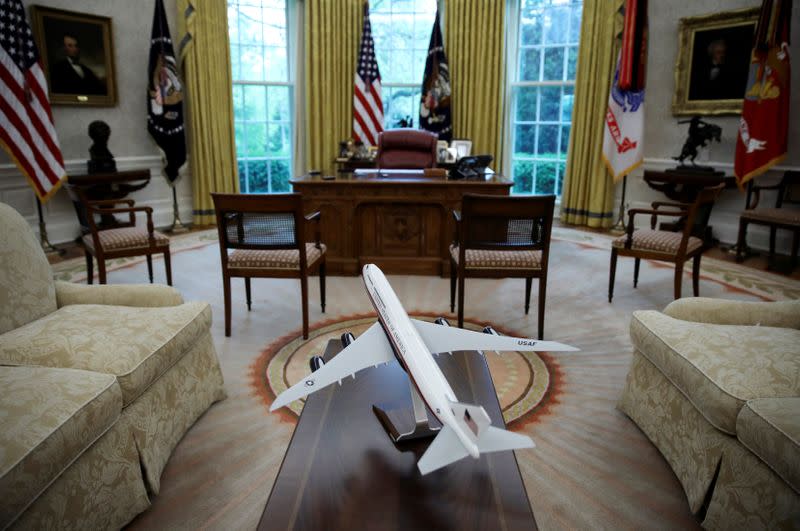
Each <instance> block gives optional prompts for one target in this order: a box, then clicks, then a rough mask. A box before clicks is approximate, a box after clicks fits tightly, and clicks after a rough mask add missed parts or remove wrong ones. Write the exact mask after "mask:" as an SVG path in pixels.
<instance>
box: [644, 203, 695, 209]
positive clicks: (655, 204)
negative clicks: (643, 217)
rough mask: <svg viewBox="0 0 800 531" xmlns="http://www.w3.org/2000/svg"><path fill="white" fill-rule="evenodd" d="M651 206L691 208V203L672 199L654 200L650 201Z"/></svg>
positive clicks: (655, 207) (656, 207)
mask: <svg viewBox="0 0 800 531" xmlns="http://www.w3.org/2000/svg"><path fill="white" fill-rule="evenodd" d="M650 206H651V207H653V208H654V209H658V208H659V207H676V208H686V209H688V208H691V206H692V204H691V203H675V202H671V201H653V202H652V203H650Z"/></svg>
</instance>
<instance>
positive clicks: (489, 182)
mask: <svg viewBox="0 0 800 531" xmlns="http://www.w3.org/2000/svg"><path fill="white" fill-rule="evenodd" d="M290 182H291V183H292V186H293V188H294V191H295V192H299V193H300V194H302V196H303V202H304V206H305V210H306V211H307V212H313V211H316V210H319V211H320V212H321V213H322V222H321V229H322V242H323V243H324V244H325V245H326V246H327V247H328V255H327V258H326V262H327V267H328V272H329V273H332V274H344V275H358V274H360V272H361V268H362V267H363V265H364V264H370V263H372V264H376V265H378V266H379V267H380V268H381V269H382V270H383V271H384V272H386V273H405V274H418V275H446V274H448V273H449V271H450V257H449V250H448V249H449V246H450V243H452V241H453V236H454V234H455V232H454V231H455V222H454V221H453V216H452V214H451V211H452V210H458V209H460V208H461V198H462V197H463V195H464V194H467V193H476V194H490V195H508V194H509V192H510V189H511V185H512V184H513V182H512V181H511V180H509V179H506V178H504V177H500V176H496V175H492V176H489V177H488V178H486V179H482V180H450V179H445V178H443V177H427V176H425V175H424V174H423V173H422V172H411V171H409V172H396V171H395V172H391V173H378V172H372V173H339V174H337V176H336V178H335V179H331V180H327V179H323V178H321V177H320V176H318V175H314V176H311V175H306V176H303V177H298V178H295V179H291V181H290ZM308 237H309V238H311V237H313V235H311V234H309V235H308ZM309 241H311V240H309Z"/></svg>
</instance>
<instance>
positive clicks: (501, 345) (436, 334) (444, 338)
mask: <svg viewBox="0 0 800 531" xmlns="http://www.w3.org/2000/svg"><path fill="white" fill-rule="evenodd" d="M411 322H412V323H414V326H415V327H416V329H417V332H419V335H420V336H422V340H423V341H424V342H425V345H427V346H428V349H429V350H430V351H431V352H433V353H436V352H454V351H456V350H524V351H532V350H538V351H550V352H553V351H564V352H574V351H577V350H578V349H577V348H575V347H571V346H569V345H565V344H563V343H558V342H556V341H537V340H535V339H522V338H518V337H510V336H495V335H492V334H484V333H482V332H473V331H471V330H464V329H463V328H454V327H450V326H442V325H437V324H435V323H429V322H427V321H418V320H417V319H411Z"/></svg>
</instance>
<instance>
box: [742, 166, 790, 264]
mask: <svg viewBox="0 0 800 531" xmlns="http://www.w3.org/2000/svg"><path fill="white" fill-rule="evenodd" d="M762 190H777V193H778V195H777V199H776V201H775V207H774V208H758V203H759V202H760V199H761V191H762ZM790 204H795V205H798V204H800V171H787V172H785V173H784V174H783V178H782V179H781V180H780V181H779V182H778V183H776V184H773V185H767V184H756V183H754V182H753V181H750V182H749V183H748V187H747V200H746V204H745V209H746V210H745V211H744V212H742V214H741V216H739V237H738V238H737V241H736V261H737V262H741V261H742V260H744V251H745V248H746V247H747V226H748V225H750V224H751V223H752V224H757V225H766V226H767V227H769V261H770V263H772V261H773V260H774V258H775V236H776V233H777V231H778V229H783V230H789V231H792V232H793V236H792V260H791V265H790V269H794V268H795V266H796V265H797V251H798V247H800V208H793V207H791V206H788V205H790Z"/></svg>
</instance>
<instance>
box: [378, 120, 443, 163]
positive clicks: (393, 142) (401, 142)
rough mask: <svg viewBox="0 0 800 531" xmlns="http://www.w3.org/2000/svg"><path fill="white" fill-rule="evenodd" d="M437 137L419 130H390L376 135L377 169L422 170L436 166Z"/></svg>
mask: <svg viewBox="0 0 800 531" xmlns="http://www.w3.org/2000/svg"><path fill="white" fill-rule="evenodd" d="M438 139H439V137H438V135H436V134H434V133H431V132H428V131H422V130H419V129H391V130H389V131H383V132H382V133H380V134H378V168H383V169H387V170H388V169H407V170H415V169H416V170H422V169H425V168H433V167H434V166H436V141H437V140H438Z"/></svg>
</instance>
